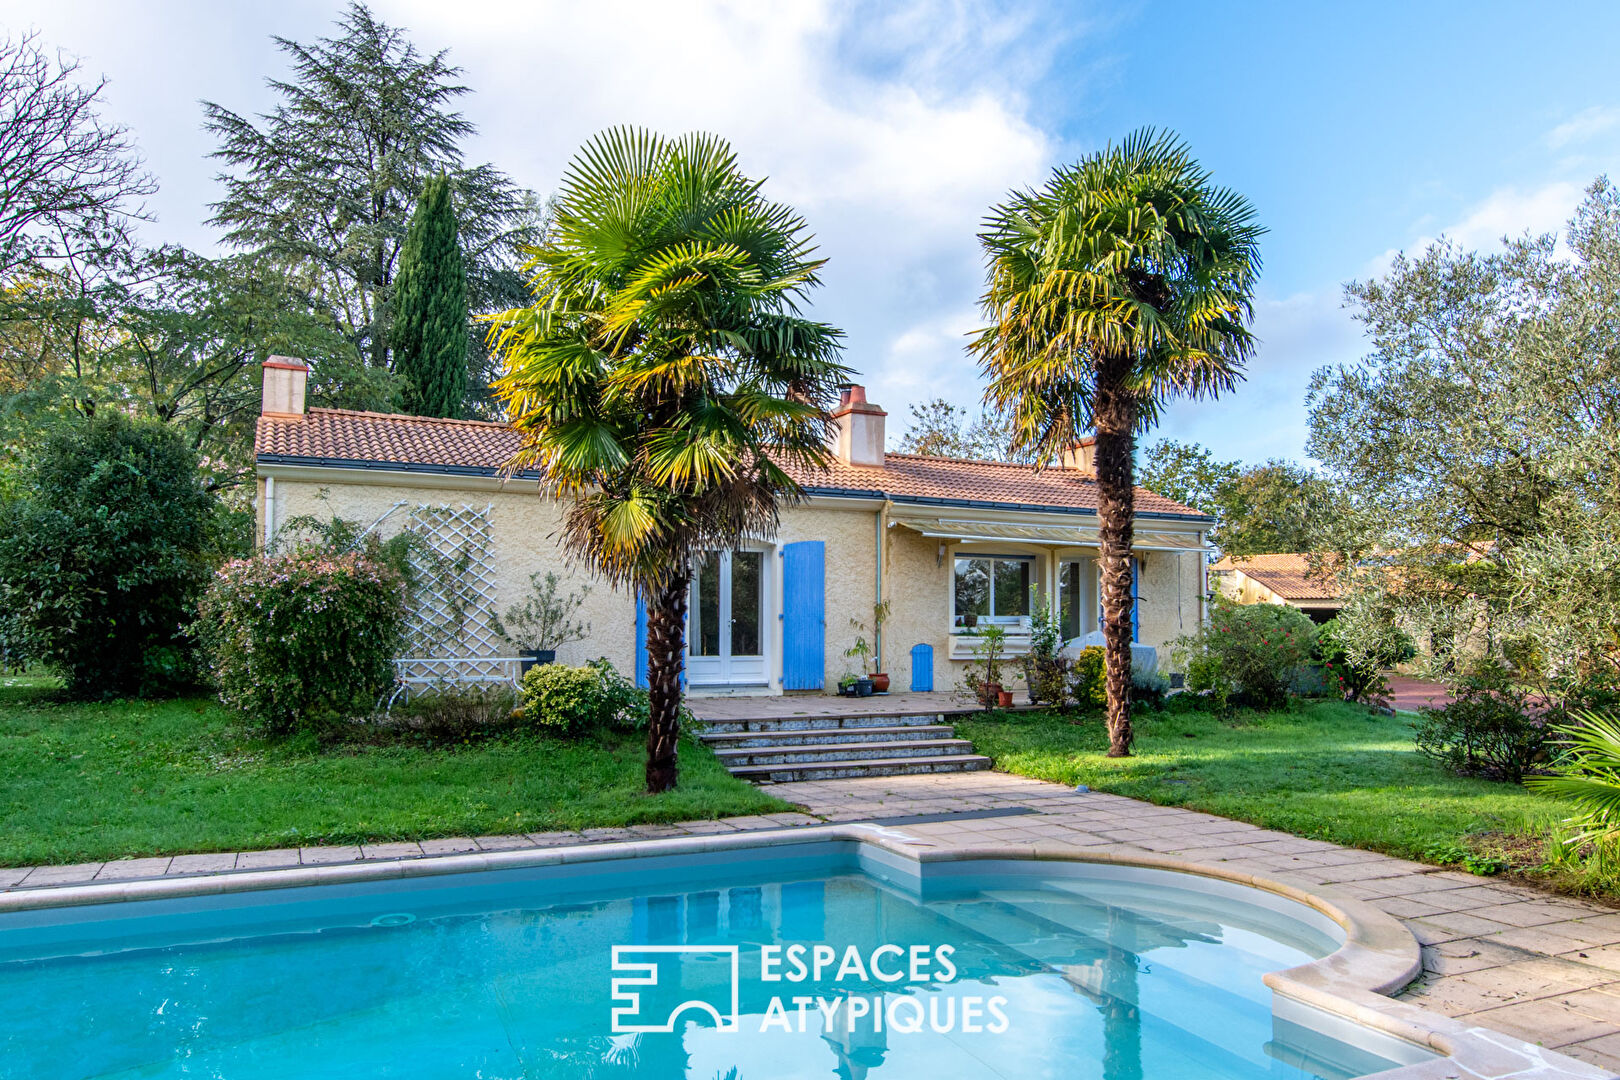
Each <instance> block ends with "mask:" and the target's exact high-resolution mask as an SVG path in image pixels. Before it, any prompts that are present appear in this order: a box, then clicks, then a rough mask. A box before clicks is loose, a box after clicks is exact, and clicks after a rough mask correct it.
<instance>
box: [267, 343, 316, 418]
mask: <svg viewBox="0 0 1620 1080" xmlns="http://www.w3.org/2000/svg"><path fill="white" fill-rule="evenodd" d="M262 366H263V368H264V399H263V401H262V403H261V404H260V407H259V412H261V413H262V414H264V415H265V416H303V415H304V387H305V386H306V385H308V383H309V365H308V364H306V363H304V362H303V361H302V360H294V359H293V358H292V357H290V356H272V357H271V358H270V359H268V360H266V361H265V362H264V364H263V365H262Z"/></svg>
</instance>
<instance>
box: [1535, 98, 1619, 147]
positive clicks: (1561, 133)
mask: <svg viewBox="0 0 1620 1080" xmlns="http://www.w3.org/2000/svg"><path fill="white" fill-rule="evenodd" d="M1617 124H1620V107H1615V106H1609V105H1593V106H1592V107H1591V108H1588V109H1583V110H1581V111H1580V112H1578V113H1576V114H1575V115H1574V116H1572V117H1570V118H1569V119H1568V120H1565V121H1564V122H1563V123H1561V124H1559V125H1558V126H1557V127H1555V128H1553V129H1552V130H1551V131H1549V132H1548V133H1547V145H1548V146H1549V147H1551V148H1552V149H1554V150H1561V149H1563V148H1564V147H1566V146H1569V145H1571V144H1573V143H1583V142H1585V141H1586V140H1588V139H1590V138H1592V137H1594V136H1597V135H1601V134H1603V133H1604V132H1605V131H1609V130H1611V129H1612V128H1614V127H1615V125H1617Z"/></svg>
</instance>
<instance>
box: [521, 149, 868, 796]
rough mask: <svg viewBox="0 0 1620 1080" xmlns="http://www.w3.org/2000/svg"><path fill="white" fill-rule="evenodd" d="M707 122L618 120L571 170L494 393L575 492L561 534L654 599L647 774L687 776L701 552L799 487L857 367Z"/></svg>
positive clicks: (767, 528) (811, 275)
mask: <svg viewBox="0 0 1620 1080" xmlns="http://www.w3.org/2000/svg"><path fill="white" fill-rule="evenodd" d="M760 188H761V185H760V183H759V182H757V181H754V180H750V179H748V178H747V177H745V176H743V175H742V173H741V172H739V171H738V168H737V161H736V157H735V155H733V153H732V151H731V147H730V146H729V145H728V144H727V143H726V142H725V141H724V140H722V139H719V138H716V137H714V136H712V135H701V134H698V135H687V136H684V137H682V138H679V139H674V140H671V139H666V138H664V137H662V136H659V135H656V134H653V133H650V132H645V131H637V130H631V129H628V128H616V129H613V130H610V131H606V132H603V133H601V134H599V135H597V136H596V137H595V138H593V139H592V140H591V141H590V142H588V143H586V144H585V146H584V147H583V148H582V149H581V150H580V152H579V153H578V154H577V155H576V156H575V158H574V160H573V162H572V163H571V164H570V165H569V168H568V171H567V173H566V174H565V175H564V178H563V184H562V189H561V191H560V192H559V194H558V196H557V202H556V212H555V217H554V220H553V224H552V228H551V230H550V232H549V234H548V236H547V238H546V240H545V242H544V243H543V244H542V245H541V246H540V247H539V248H537V249H536V250H535V251H534V252H533V255H532V258H531V260H530V262H529V269H530V271H531V272H532V273H533V275H534V277H533V289H534V297H535V299H534V303H533V304H532V305H531V306H529V307H527V308H522V309H518V310H515V311H509V312H506V313H505V314H504V315H501V316H498V317H497V319H496V329H495V330H494V334H495V340H496V344H497V348H498V349H499V351H500V354H501V357H502V361H503V365H504V371H503V375H502V377H501V379H500V380H499V381H498V382H497V383H496V392H497V394H498V395H499V396H500V398H501V399H502V400H503V402H504V403H505V405H506V407H507V410H508V413H509V415H510V416H511V418H512V421H513V424H514V426H515V427H516V429H517V431H518V432H519V433H520V434H521V435H522V438H523V446H522V450H521V451H520V452H519V454H518V455H517V457H516V458H514V460H513V461H512V463H511V466H512V467H514V468H517V467H538V468H539V470H540V471H541V473H542V475H543V476H544V477H545V481H544V482H545V484H546V486H547V488H548V490H549V491H550V492H551V493H552V494H553V495H555V496H556V497H558V498H560V499H563V500H565V501H566V502H567V503H568V506H567V511H566V518H565V523H564V526H563V542H564V544H565V546H566V547H567V549H568V550H569V551H570V552H571V553H572V554H574V555H575V556H576V557H578V558H580V559H581V560H582V561H583V562H584V563H585V564H586V565H587V566H589V567H590V568H591V569H592V570H593V571H594V572H595V573H597V574H600V575H601V576H603V577H604V578H606V579H607V580H608V581H610V582H612V583H613V584H615V585H622V586H626V587H628V588H631V589H634V590H636V592H637V593H638V594H639V595H640V597H641V598H642V599H643V600H644V602H645V603H646V607H647V645H646V647H647V678H648V690H649V693H650V696H651V699H652V702H651V706H652V707H651V716H650V721H649V724H648V730H647V790H648V791H650V792H659V791H668V790H670V789H672V788H673V787H674V786H675V782H676V757H675V748H676V736H677V733H678V723H677V721H678V717H679V713H680V704H681V667H682V662H683V661H682V657H683V654H684V651H685V626H686V606H687V593H688V589H689V586H690V584H691V577H692V560H693V556H694V555H695V554H697V553H699V552H703V551H710V550H725V549H729V548H730V547H732V546H734V545H735V544H737V543H738V542H739V541H740V540H741V539H742V538H743V537H744V536H745V535H751V536H758V537H767V536H769V535H770V534H771V533H772V532H773V530H774V529H775V527H776V524H777V508H778V507H779V506H780V505H781V504H782V503H783V502H787V501H792V500H794V499H797V498H799V497H801V496H802V491H801V489H800V488H799V486H798V485H797V484H796V483H795V482H794V481H793V479H792V477H791V476H789V474H788V472H787V471H786V470H785V467H790V466H795V465H796V466H799V467H804V468H810V469H816V468H823V467H825V466H826V464H827V462H828V458H829V451H828V449H827V437H828V435H829V432H830V426H831V422H832V421H831V416H830V413H829V411H828V410H829V406H830V405H831V403H832V402H833V400H834V398H835V396H836V391H837V386H838V384H839V383H840V382H843V381H844V379H845V377H846V375H847V374H848V369H847V368H845V367H843V366H842V365H840V364H839V363H838V353H839V347H840V346H839V342H840V338H841V337H842V334H841V332H840V331H838V330H835V329H833V328H832V327H830V326H827V325H826V324H824V323H819V322H813V321H811V320H809V319H806V318H804V317H803V316H802V315H801V314H800V312H799V307H798V304H799V302H800V301H801V300H802V299H803V298H804V296H805V294H806V292H807V291H808V290H809V289H810V288H811V287H813V286H815V285H816V284H818V279H817V276H816V275H817V271H818V270H819V269H820V267H821V266H822V264H823V263H824V261H825V260H822V259H817V258H813V257H812V256H813V254H814V250H815V249H814V247H813V245H812V244H811V241H810V237H809V235H808V233H807V231H806V227H805V223H804V221H803V219H802V218H800V217H799V216H798V214H796V213H795V212H794V211H793V209H792V208H791V207H788V206H784V205H782V204H781V203H775V202H770V201H769V200H767V199H766V198H765V197H764V196H763V195H762V194H761V191H760Z"/></svg>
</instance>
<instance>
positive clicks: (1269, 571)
mask: <svg viewBox="0 0 1620 1080" xmlns="http://www.w3.org/2000/svg"><path fill="white" fill-rule="evenodd" d="M1209 569H1210V572H1211V573H1217V572H1221V571H1226V570H1239V571H1241V572H1242V573H1243V574H1244V575H1245V576H1247V577H1249V578H1252V579H1253V580H1255V581H1258V582H1259V583H1260V584H1262V585H1264V586H1265V587H1266V588H1268V589H1270V590H1271V591H1272V592H1274V593H1276V594H1277V595H1278V596H1280V597H1282V598H1283V599H1284V600H1337V599H1339V596H1340V595H1341V590H1340V589H1339V583H1338V582H1337V581H1335V580H1334V579H1333V578H1331V577H1329V576H1327V575H1326V574H1324V573H1322V572H1313V571H1312V570H1311V564H1310V557H1309V556H1307V555H1303V554H1287V555H1245V556H1243V557H1242V558H1234V557H1233V556H1231V555H1228V556H1226V558H1224V559H1222V560H1221V561H1220V562H1218V563H1215V564H1214V565H1213V566H1211V567H1210V568H1209Z"/></svg>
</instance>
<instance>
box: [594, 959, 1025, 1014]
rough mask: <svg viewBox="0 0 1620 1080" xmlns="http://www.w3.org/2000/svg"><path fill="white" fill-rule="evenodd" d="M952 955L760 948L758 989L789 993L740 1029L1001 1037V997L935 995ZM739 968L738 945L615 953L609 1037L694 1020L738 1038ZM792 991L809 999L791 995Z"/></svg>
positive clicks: (949, 976)
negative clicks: (781, 987)
mask: <svg viewBox="0 0 1620 1080" xmlns="http://www.w3.org/2000/svg"><path fill="white" fill-rule="evenodd" d="M955 952H956V950H955V948H954V947H953V946H950V945H894V944H885V945H879V946H877V947H875V948H872V949H870V950H862V949H860V948H859V947H857V946H854V945H850V946H846V947H845V948H843V949H838V948H836V947H834V946H832V945H827V944H808V943H793V944H786V945H764V946H761V947H760V949H759V956H758V965H759V966H758V971H757V981H758V982H759V983H760V984H761V988H762V989H766V988H774V987H775V986H776V985H781V984H788V987H789V988H784V989H786V991H787V992H785V993H773V994H771V995H770V996H769V998H768V1000H766V1001H765V1003H764V1006H763V1008H762V1009H759V1010H758V1011H757V1018H756V1016H755V1011H756V1010H754V1009H752V1008H751V1009H750V1014H749V1016H748V1017H747V1023H748V1024H749V1025H750V1026H751V1025H752V1024H753V1023H754V1022H756V1019H757V1025H758V1026H757V1030H758V1031H759V1032H761V1033H763V1032H767V1031H783V1032H805V1031H809V1030H811V1028H810V1024H811V1023H812V1021H815V1022H818V1023H819V1026H820V1030H821V1031H822V1032H823V1033H829V1034H830V1033H835V1032H839V1031H842V1032H845V1033H855V1032H877V1033H882V1032H893V1033H896V1034H901V1035H909V1034H916V1033H918V1032H922V1031H932V1032H936V1033H940V1034H944V1033H949V1032H963V1033H968V1034H976V1033H979V1032H988V1033H990V1034H993V1035H999V1034H1001V1033H1003V1032H1005V1031H1006V1030H1007V1029H1008V1027H1009V1026H1010V1021H1009V1019H1008V1016H1007V1011H1006V1008H1007V999H1006V998H1005V997H1003V996H1001V995H999V994H996V995H990V996H983V995H973V994H953V993H941V992H938V991H939V990H940V988H942V987H946V986H949V985H950V984H951V983H953V982H954V981H955V979H956V978H957V976H958V974H959V971H958V969H957V966H956V963H955V961H954V960H953V959H952V957H953V956H954V955H955ZM687 961H691V962H692V963H691V966H688V964H687ZM742 966H743V965H742V957H741V954H740V950H739V947H738V946H735V945H615V946H614V947H613V972H614V978H613V981H612V992H613V1001H614V1008H613V1033H614V1034H616V1035H622V1034H637V1033H653V1032H674V1031H676V1030H677V1025H678V1024H680V1023H682V1022H683V1018H685V1019H693V1018H697V1017H699V1016H706V1017H708V1018H709V1020H710V1021H711V1022H712V1023H713V1025H714V1027H715V1029H716V1030H718V1031H727V1032H735V1031H740V1030H742V1029H743V1027H744V1026H745V1018H744V1017H743V1015H742V1011H741V977H740V976H741V973H742ZM751 974H755V973H751ZM799 987H803V989H804V990H805V991H809V990H811V989H812V988H813V989H814V990H815V991H816V992H794V991H795V990H797V989H798V988H799ZM920 991H929V992H920Z"/></svg>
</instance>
